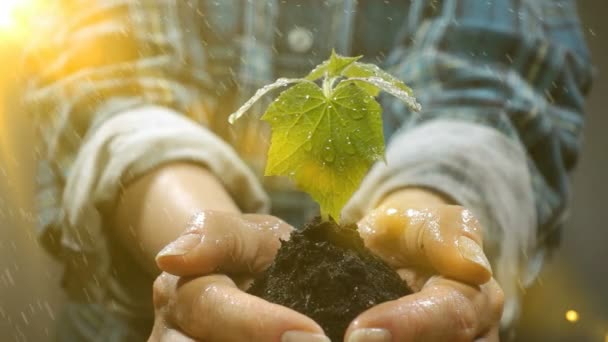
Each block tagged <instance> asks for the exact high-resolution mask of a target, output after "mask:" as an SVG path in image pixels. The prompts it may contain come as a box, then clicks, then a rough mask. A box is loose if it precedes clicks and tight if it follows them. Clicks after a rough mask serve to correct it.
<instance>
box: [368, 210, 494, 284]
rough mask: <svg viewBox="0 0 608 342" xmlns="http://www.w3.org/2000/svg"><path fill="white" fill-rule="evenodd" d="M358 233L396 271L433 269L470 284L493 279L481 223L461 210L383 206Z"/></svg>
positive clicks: (467, 212)
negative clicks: (483, 247) (422, 268)
mask: <svg viewBox="0 0 608 342" xmlns="http://www.w3.org/2000/svg"><path fill="white" fill-rule="evenodd" d="M359 232H360V233H361V236H362V237H363V239H364V241H365V244H366V246H367V247H368V248H370V249H371V250H372V251H374V252H375V253H376V254H378V255H379V256H380V257H382V258H383V259H384V260H386V261H387V262H388V263H390V264H392V265H393V266H394V267H404V266H424V267H429V268H431V269H432V270H435V271H437V272H438V273H440V274H442V275H444V276H447V277H451V278H454V279H457V280H460V281H464V282H468V283H471V284H483V283H485V282H487V281H488V280H489V279H490V278H491V277H492V270H491V266H490V263H489V261H488V259H487V258H486V256H485V254H484V252H483V249H482V238H481V227H480V225H479V222H478V221H477V220H476V219H475V218H474V217H473V215H472V214H471V212H470V211H468V210H466V209H464V208H462V207H460V206H448V205H446V206H441V207H437V208H432V209H404V208H396V207H394V206H387V207H380V208H378V209H376V210H375V211H374V212H372V213H371V214H370V215H368V216H367V217H366V218H365V219H364V220H363V221H362V222H360V224H359Z"/></svg>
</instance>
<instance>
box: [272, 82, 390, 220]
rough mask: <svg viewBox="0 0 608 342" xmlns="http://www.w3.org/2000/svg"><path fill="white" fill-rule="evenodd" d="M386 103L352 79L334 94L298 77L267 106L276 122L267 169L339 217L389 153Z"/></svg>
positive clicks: (323, 211) (323, 212)
mask: <svg viewBox="0 0 608 342" xmlns="http://www.w3.org/2000/svg"><path fill="white" fill-rule="evenodd" d="M381 113H382V109H381V107H380V105H379V104H378V102H376V100H375V99H374V97H373V96H371V95H369V94H368V93H367V92H366V91H365V90H363V89H361V88H360V87H359V86H357V85H356V84H355V83H353V82H341V83H340V84H338V86H336V87H335V88H334V89H331V92H330V94H329V96H327V97H326V96H325V95H324V94H323V90H322V89H321V88H320V87H319V86H317V85H316V84H314V83H299V84H297V85H295V86H293V87H292V88H290V89H288V90H286V91H284V92H283V93H281V95H280V96H279V97H278V98H277V99H276V100H275V101H274V102H273V103H272V104H271V105H270V106H269V107H268V110H267V111H266V113H265V114H264V115H263V116H262V120H264V121H267V122H268V123H270V125H271V127H272V139H271V146H270V150H269V152H268V162H267V164H266V175H268V176H269V175H286V176H289V177H290V178H292V179H294V180H295V181H296V183H297V185H298V187H299V188H300V189H301V190H303V191H306V192H307V193H309V194H310V195H311V196H312V198H313V199H314V200H316V201H317V202H318V203H319V205H320V207H321V212H322V214H324V215H327V214H329V215H331V216H332V217H334V218H335V219H339V215H340V212H341V210H342V208H343V207H344V205H345V204H346V202H347V201H348V200H349V199H350V197H351V196H352V194H353V193H354V192H355V190H356V189H357V188H358V187H359V184H360V183H361V181H362V179H363V177H364V176H365V174H366V173H367V171H368V170H369V167H370V166H371V165H372V164H373V163H374V162H375V161H377V160H381V159H383V157H384V137H383V132H382V118H381Z"/></svg>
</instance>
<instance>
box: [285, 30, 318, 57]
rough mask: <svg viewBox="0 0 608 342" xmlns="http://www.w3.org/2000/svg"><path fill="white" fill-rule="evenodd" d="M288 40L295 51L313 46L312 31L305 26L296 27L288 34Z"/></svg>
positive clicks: (301, 50) (303, 50)
mask: <svg viewBox="0 0 608 342" xmlns="http://www.w3.org/2000/svg"><path fill="white" fill-rule="evenodd" d="M287 42H288V43H289V47H290V48H291V50H292V51H293V52H298V53H302V52H306V51H308V50H309V49H310V48H311V47H312V42H313V37H312V32H310V30H308V29H306V28H303V27H296V28H294V29H292V30H291V31H289V33H288V34H287Z"/></svg>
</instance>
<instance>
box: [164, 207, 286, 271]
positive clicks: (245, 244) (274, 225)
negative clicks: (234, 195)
mask: <svg viewBox="0 0 608 342" xmlns="http://www.w3.org/2000/svg"><path fill="white" fill-rule="evenodd" d="M292 230H293V228H292V227H291V226H289V225H288V224H287V223H285V222H283V221H282V220H280V219H278V218H276V217H274V216H270V215H255V214H250V215H235V214H232V213H222V212H214V211H206V212H203V213H200V214H199V215H197V216H196V217H195V219H194V220H193V222H192V224H191V225H190V227H189V228H188V229H187V230H186V232H185V233H184V234H182V236H180V237H179V238H178V239H177V240H175V241H174V242H172V243H170V244H169V245H167V247H165V248H164V249H163V250H162V251H161V252H160V253H159V254H158V255H157V257H156V263H157V265H158V267H159V268H160V269H161V270H163V271H165V272H168V273H171V274H174V275H180V276H194V275H203V274H209V273H213V272H215V271H218V270H221V271H222V272H227V273H257V272H260V271H262V270H264V269H265V268H266V267H268V265H270V263H271V262H272V260H274V257H275V255H276V252H277V250H278V249H279V248H280V247H281V242H280V240H287V239H288V238H289V233H290V232H291V231H292Z"/></svg>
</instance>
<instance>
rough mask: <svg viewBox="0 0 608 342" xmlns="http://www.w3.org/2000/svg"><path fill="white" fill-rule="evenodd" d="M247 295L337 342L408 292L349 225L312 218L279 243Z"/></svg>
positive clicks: (354, 227) (353, 226) (354, 228)
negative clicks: (297, 316)
mask: <svg viewBox="0 0 608 342" xmlns="http://www.w3.org/2000/svg"><path fill="white" fill-rule="evenodd" d="M248 292H249V293H251V294H254V295H256V296H259V297H262V298H264V299H266V300H268V301H270V302H273V303H277V304H280V305H284V306H287V307H289V308H292V309H294V310H296V311H298V312H300V313H302V314H305V315H306V316H308V317H311V318H312V319H314V320H315V321H316V322H317V323H319V324H320V325H321V327H322V328H323V330H324V331H325V334H326V335H327V336H328V337H329V338H330V339H331V340H332V341H342V340H343V338H344V332H345V330H346V328H347V327H348V325H349V324H350V322H351V321H352V320H353V319H354V318H356V317H357V316H358V315H359V314H360V313H361V312H363V311H365V310H366V309H368V308H370V307H372V306H374V305H376V304H378V303H382V302H385V301H389V300H393V299H397V298H399V297H402V296H405V295H407V294H410V293H411V290H410V289H409V288H408V287H407V286H406V284H405V282H403V281H402V280H401V278H400V277H399V275H398V274H397V273H396V272H395V271H394V270H393V269H392V268H391V267H390V266H388V265H387V264H386V263H384V262H383V261H382V260H380V259H379V258H377V257H376V256H374V255H372V254H371V252H370V251H369V250H367V249H366V248H365V246H364V245H363V240H361V238H360V237H359V233H358V232H357V230H356V226H355V225H350V226H346V227H343V228H342V227H340V226H338V225H337V224H336V223H335V222H333V221H332V222H321V220H320V219H318V218H317V219H315V220H314V221H313V222H312V223H310V224H309V225H308V226H306V227H305V228H304V229H303V230H301V231H297V232H294V233H293V234H292V235H291V238H290V240H289V241H287V242H283V245H282V246H281V249H280V250H279V252H278V254H277V257H276V259H275V261H274V263H273V264H272V265H271V266H270V268H269V269H268V270H266V272H265V273H263V274H262V275H261V276H260V277H259V278H258V279H256V280H255V282H254V283H253V285H252V287H251V288H250V289H249V291H248Z"/></svg>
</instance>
